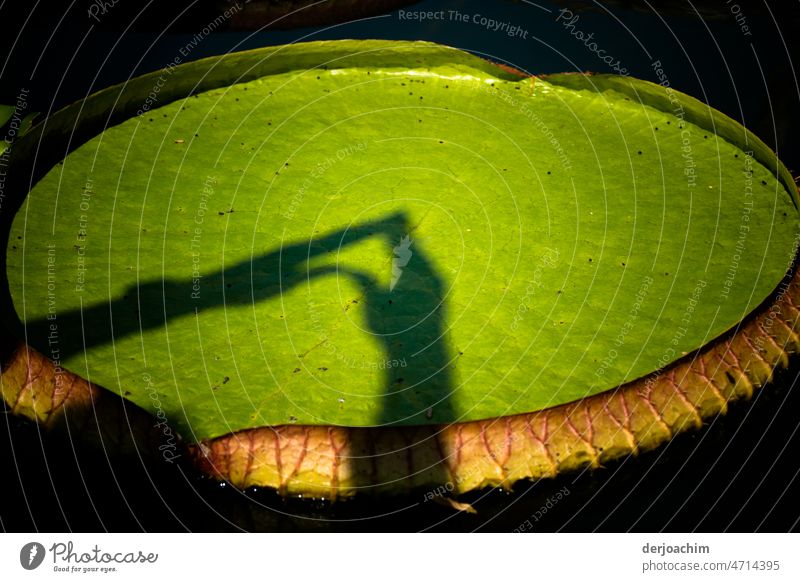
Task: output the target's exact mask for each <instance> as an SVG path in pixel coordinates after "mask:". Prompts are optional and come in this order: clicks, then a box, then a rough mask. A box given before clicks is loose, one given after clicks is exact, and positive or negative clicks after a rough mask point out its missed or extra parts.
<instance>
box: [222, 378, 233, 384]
mask: <svg viewBox="0 0 800 582" xmlns="http://www.w3.org/2000/svg"><path fill="white" fill-rule="evenodd" d="M230 381H231V379H230V378H229V377H228V376H225V378H224V379H223V380H222V383H223V384H227V383H228V382H230Z"/></svg>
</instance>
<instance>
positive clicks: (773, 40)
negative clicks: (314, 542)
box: [0, 1, 800, 531]
mask: <svg viewBox="0 0 800 582" xmlns="http://www.w3.org/2000/svg"><path fill="white" fill-rule="evenodd" d="M88 4H90V3H83V4H81V3H78V5H77V8H76V9H73V10H72V12H70V13H66V14H65V13H64V11H63V9H62V10H61V11H60V12H59V9H58V7H57V6H55V5H48V8H47V12H43V11H41V10H40V11H38V12H34V13H33V15H31V18H30V20H29V21H28V22H27V23H25V19H26V18H27V17H28V12H27V11H28V10H29V8H28V7H27V6H21V3H17V5H16V6H15V7H14V8H8V7H7V6H5V5H3V7H2V8H0V32H2V34H0V46H2V51H0V55H2V56H0V62H2V63H3V64H2V68H0V102H2V103H13V102H14V101H15V99H16V96H17V95H18V94H19V92H20V90H22V89H25V90H27V91H28V93H27V95H28V103H29V108H30V110H36V111H41V112H52V111H55V110H57V109H58V108H59V107H62V106H63V105H66V104H68V103H70V102H72V101H75V100H78V99H80V98H81V97H82V96H84V95H86V94H88V93H91V92H94V91H97V90H99V89H101V88H102V87H105V86H108V85H110V84H113V83H117V82H121V81H124V80H125V79H127V78H129V77H130V76H135V75H139V74H142V73H145V72H147V71H151V70H155V69H157V68H160V67H162V66H164V65H166V64H167V63H170V62H172V61H173V59H174V58H175V56H176V55H178V54H180V50H181V48H182V47H186V46H187V43H190V42H191V41H192V39H193V37H194V33H193V32H187V31H188V30H198V29H201V28H202V26H203V22H208V20H204V16H203V14H200V13H197V14H196V15H195V17H194V20H192V18H184V19H183V20H181V21H180V22H179V26H178V28H177V29H174V30H168V31H166V32H164V33H163V34H162V30H163V28H162V27H163V26H164V25H165V23H166V22H167V20H168V19H167V18H166V12H165V13H163V14H162V15H163V16H165V18H164V19H163V20H159V18H156V17H153V16H152V14H151V15H150V16H149V17H142V18H141V19H140V20H139V21H137V22H138V24H137V26H135V27H134V28H136V29H137V31H136V32H127V33H124V34H123V29H124V26H122V25H121V24H120V20H119V18H121V17H119V18H118V19H117V20H113V19H110V20H109V21H107V22H105V23H103V22H101V23H94V21H91V20H90V19H88V18H87V17H86V6H88ZM536 4H538V5H539V6H541V7H543V8H546V9H548V10H550V11H551V12H546V11H544V10H541V9H540V8H536V7H532V6H531V5H529V4H525V3H520V2H485V3H481V2H465V1H462V2H458V1H426V2H420V3H417V4H415V5H413V6H411V7H408V8H407V10H415V11H421V10H424V11H442V10H443V11H445V14H446V15H447V19H446V20H441V21H428V22H418V21H406V20H400V19H399V18H398V16H397V13H394V15H393V16H390V17H387V18H377V19H371V20H368V21H362V22H356V23H349V24H341V25H335V26H330V27H320V28H305V29H299V30H291V31H267V32H254V33H247V32H225V31H222V32H220V31H217V32H215V33H212V34H211V35H209V36H207V37H205V38H203V39H202V41H201V42H199V43H197V46H196V48H193V49H192V50H191V52H190V54H189V56H187V57H186V58H185V59H184V60H185V61H188V60H191V59H196V58H200V57H204V56H210V55H215V54H221V53H224V52H227V51H230V50H242V49H247V48H255V47H259V46H265V45H276V44H283V43H287V42H292V41H296V40H301V39H302V40H319V39H337V38H390V39H426V40H431V41H435V42H440V43H444V44H450V45H453V46H457V47H460V48H464V49H467V50H471V51H473V52H476V53H478V54H482V55H484V56H488V57H490V58H493V59H495V60H498V61H503V62H507V63H509V64H512V65H513V66H515V67H517V68H520V69H522V70H526V71H528V72H531V73H534V74H540V73H548V72H561V71H570V70H593V71H601V72H612V71H613V67H614V66H616V67H617V68H619V67H624V68H625V69H626V70H627V71H628V72H629V73H630V74H631V75H632V76H636V77H640V78H644V79H650V80H653V81H656V82H658V81H659V79H658V77H657V74H656V68H661V69H662V70H663V71H665V72H666V75H667V76H668V78H669V82H670V83H671V85H672V86H673V87H675V88H677V89H679V90H681V91H684V92H687V93H689V94H692V95H694V96H696V97H698V98H699V99H701V100H703V101H705V102H707V103H709V104H710V105H712V106H713V107H715V108H717V109H720V110H722V111H723V112H725V113H727V114H728V115H730V116H731V117H733V118H735V119H737V120H739V121H740V122H743V123H744V124H745V125H746V126H747V127H748V128H750V129H751V130H753V131H754V132H755V133H756V134H757V135H759V136H760V137H761V138H762V139H763V140H764V141H765V142H766V143H767V144H768V145H770V147H772V148H773V149H774V150H776V151H778V152H779V155H780V157H781V159H782V160H783V161H784V163H786V165H787V166H788V167H789V169H790V170H794V171H798V170H800V150H798V146H797V145H796V140H793V139H792V138H793V137H794V136H793V135H791V130H792V129H793V128H796V127H798V126H800V124H799V123H798V122H800V119H798V117H800V107H798V105H800V94H799V93H798V86H797V80H796V76H795V75H796V68H795V67H794V65H793V62H792V58H793V57H795V56H797V55H798V51H797V42H796V40H795V37H796V36H797V35H796V33H795V30H796V28H797V26H796V25H797V24H798V20H800V18H798V15H799V14H800V11H798V10H797V8H796V7H795V6H793V5H792V4H791V3H788V2H787V3H773V6H771V10H772V12H770V10H767V9H765V8H764V4H763V3H761V2H755V1H752V2H751V1H740V2H738V4H737V6H738V7H739V11H738V12H736V13H734V12H733V11H731V9H730V7H728V6H727V5H726V4H725V3H724V2H716V3H712V2H709V3H699V4H698V3H695V6H697V7H698V8H699V9H700V11H701V13H702V14H703V17H702V18H701V17H700V16H698V15H697V14H694V13H693V12H692V10H691V9H689V8H686V7H684V6H683V4H681V3H678V2H669V3H659V2H651V5H652V6H656V7H659V10H660V12H659V14H655V13H654V12H653V11H652V10H651V9H649V8H648V7H647V6H646V5H644V4H643V3H638V2H614V3H607V4H605V8H603V7H598V6H594V7H593V8H592V9H590V10H579V7H578V6H576V5H575V4H574V3H568V2H563V3H559V4H556V3H552V2H537V3H536ZM581 4H582V5H592V3H591V2H583V3H581ZM777 4H780V5H777ZM65 5H66V4H65ZM156 5H158V2H156ZM565 8H566V9H568V10H569V11H570V12H571V13H572V15H573V16H571V17H570V18H566V17H567V16H568V15H567V14H566V13H559V11H560V10H563V9H565ZM451 10H453V11H458V12H459V13H460V14H466V15H468V19H467V22H463V21H461V20H458V19H453V18H451V17H450V12H449V11H451ZM559 14H561V15H562V16H564V18H561V19H559V18H558V17H559ZM475 15H481V16H485V17H487V18H491V19H493V20H496V21H497V22H500V23H503V22H506V23H509V25H512V24H513V25H516V26H518V27H520V30H524V31H525V32H526V33H527V34H526V35H525V36H526V38H522V37H521V36H520V34H521V33H520V34H518V35H517V36H513V37H512V36H509V35H508V34H504V33H503V32H493V31H491V30H487V29H486V28H485V27H483V26H482V25H480V23H475V22H473V21H472V18H473V17H475ZM574 15H578V16H579V18H578V20H576V21H573V24H574V26H573V27H572V28H568V27H567V26H565V23H568V22H569V21H571V19H572V18H574ZM134 16H135V15H134ZM62 17H64V18H62ZM737 17H738V20H737ZM127 18H130V19H131V20H130V21H131V22H133V20H132V19H133V16H131V15H127ZM148 18H149V20H148ZM23 23H24V25H23ZM198 23H199V28H198ZM122 24H123V25H124V22H123V23H122ZM93 25H94V27H93V28H90V27H91V26H93ZM745 26H746V27H747V28H746V29H745V28H744V27H745ZM193 27H194V28H193ZM576 31H582V32H584V33H585V34H588V33H593V39H594V40H596V42H597V46H598V50H599V49H600V48H602V50H604V51H605V52H604V54H605V55H611V56H613V60H612V63H611V64H609V65H606V64H605V63H603V62H602V60H601V59H600V58H599V55H598V53H597V52H596V51H594V50H592V49H590V48H589V47H588V46H586V43H585V42H581V41H580V40H579V39H578V38H577V37H576V36H575V32H576ZM51 33H52V37H51ZM748 33H749V34H748ZM12 46H13V48H12ZM656 62H659V63H660V67H656V66H654V63H656ZM799 375H800V363H798V362H797V361H794V362H793V366H792V367H791V368H790V371H789V372H785V373H783V374H781V375H780V376H779V377H778V379H777V381H776V383H775V384H774V385H772V386H770V387H768V388H767V389H765V390H763V391H760V392H758V393H757V396H756V398H755V400H754V401H753V402H752V403H751V404H737V405H735V406H733V407H732V409H731V411H730V413H729V414H728V415H727V416H726V417H723V418H719V419H717V420H715V421H714V422H712V423H710V425H709V426H706V427H704V429H703V430H701V431H699V432H695V433H691V434H687V435H682V436H680V437H678V438H676V439H675V440H674V441H673V442H672V443H670V444H669V445H668V446H666V447H663V448H661V449H659V450H658V451H655V452H652V453H648V454H645V455H642V456H640V457H638V458H628V459H625V460H623V461H620V462H617V463H614V464H613V465H611V466H609V467H606V468H604V469H601V470H598V471H594V472H585V473H580V474H574V475H568V476H565V477H562V478H560V479H558V480H556V481H543V482H539V483H535V484H530V483H526V484H520V485H518V486H517V487H515V489H514V491H513V492H503V491H494V490H492V491H482V492H477V493H474V494H471V495H468V496H465V497H464V499H463V500H464V501H469V502H471V503H473V504H474V507H475V508H476V509H477V511H478V514H477V515H470V514H465V513H455V512H454V511H452V510H451V509H448V508H445V507H442V506H440V505H438V504H436V503H434V502H432V501H426V500H425V497H424V495H423V494H419V495H416V496H413V497H404V498H396V499H373V498H365V499H360V500H356V501H347V502H337V503H334V504H328V503H323V502H313V501H302V500H291V499H290V500H284V499H280V498H278V497H277V496H276V495H275V494H273V493H271V492H268V491H248V492H239V491H235V490H232V489H231V488H225V487H221V486H219V485H218V484H216V483H214V482H211V481H208V480H205V479H203V478H201V477H199V476H198V475H197V474H196V473H194V472H193V471H192V470H191V468H189V467H186V466H181V465H177V466H173V465H169V464H166V463H156V464H155V465H153V464H145V463H143V462H141V461H139V460H138V459H137V458H133V459H131V458H124V459H122V458H114V457H109V456H107V455H105V453H104V451H102V450H88V449H86V448H82V447H79V446H77V445H75V444H74V443H73V442H72V441H70V440H69V439H64V438H59V439H58V440H56V439H54V438H53V437H50V436H47V435H44V434H42V433H41V432H40V431H39V429H38V428H37V427H36V426H33V425H31V424H30V423H27V422H24V421H22V420H19V419H16V418H13V417H10V416H8V415H4V416H3V420H2V421H0V468H2V483H0V492H2V493H1V496H0V528H2V529H3V530H9V531H30V530H45V531H65V530H73V531H96V530H110V531H120V530H122V531H129V530H142V529H143V530H148V531H174V530H193V531H198V530H201V531H216V530H222V531H228V530H232V531H235V530H262V531H263V530H266V531H304V530H312V531H344V530H348V531H349V530H353V531H360V530H370V531H375V530H377V531H381V530H392V531H394V530H403V531H406V530H408V531H419V530H440V531H464V530H467V531H471V530H483V531H512V530H514V529H518V528H520V527H524V528H525V529H532V530H534V531H554V530H567V531H593V530H607V531H621V530H623V531H624V530H629V529H633V530H640V531H653V530H662V529H665V530H677V531H685V530H694V529H698V530H703V531H720V530H728V529H729V530H733V531H753V530H767V531H785V530H788V529H796V528H797V520H798V518H799V517H800V507H798V504H797V503H796V499H797V496H798V493H800V484H798V478H797V476H798V472H800V462H799V461H798V460H797V456H796V451H797V450H798V444H799V443H798V436H797V427H798V415H797V412H796V411H797V410H800V395H798V389H797V384H798V376H799Z"/></svg>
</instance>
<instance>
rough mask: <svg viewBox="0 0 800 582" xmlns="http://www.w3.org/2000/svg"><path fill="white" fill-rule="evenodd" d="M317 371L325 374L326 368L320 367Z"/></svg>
mask: <svg viewBox="0 0 800 582" xmlns="http://www.w3.org/2000/svg"><path fill="white" fill-rule="evenodd" d="M317 370H319V371H320V372H327V371H328V368H325V367H322V368H317Z"/></svg>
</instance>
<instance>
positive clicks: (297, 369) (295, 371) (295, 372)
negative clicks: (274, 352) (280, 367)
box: [292, 368, 300, 374]
mask: <svg viewBox="0 0 800 582" xmlns="http://www.w3.org/2000/svg"><path fill="white" fill-rule="evenodd" d="M299 371H300V368H295V369H294V370H292V373H293V374H297V373H298V372H299Z"/></svg>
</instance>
